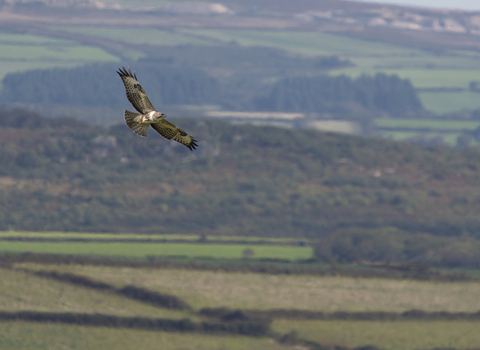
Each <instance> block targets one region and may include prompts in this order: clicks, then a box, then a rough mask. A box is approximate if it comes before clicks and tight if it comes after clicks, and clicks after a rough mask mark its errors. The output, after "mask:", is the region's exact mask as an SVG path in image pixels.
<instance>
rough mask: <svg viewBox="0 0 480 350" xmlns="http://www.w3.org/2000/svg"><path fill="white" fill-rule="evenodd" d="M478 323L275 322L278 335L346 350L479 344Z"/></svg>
mask: <svg viewBox="0 0 480 350" xmlns="http://www.w3.org/2000/svg"><path fill="white" fill-rule="evenodd" d="M479 326H480V322H463V321H455V322H448V321H418V322H416V321H408V322H375V321H292V320H276V321H274V323H273V329H274V330H276V331H277V332H279V333H286V332H288V331H289V330H292V329H294V330H296V331H297V333H298V336H299V337H300V338H303V339H307V340H310V341H315V342H319V343H322V344H336V345H344V346H348V347H357V346H362V345H367V344H370V345H375V346H377V347H379V348H381V349H385V350H405V349H434V348H456V349H470V348H472V347H476V346H478V344H480V333H479V332H478V328H479Z"/></svg>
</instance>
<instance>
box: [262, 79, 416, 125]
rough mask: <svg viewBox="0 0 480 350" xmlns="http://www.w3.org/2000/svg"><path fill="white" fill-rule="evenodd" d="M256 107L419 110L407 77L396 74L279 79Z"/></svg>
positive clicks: (396, 113)
mask: <svg viewBox="0 0 480 350" xmlns="http://www.w3.org/2000/svg"><path fill="white" fill-rule="evenodd" d="M255 102H256V103H255V104H256V107H257V109H258V110H267V111H272V110H273V111H290V112H317V113H319V112H345V111H350V112H358V111H359V110H360V111H361V110H367V111H372V112H373V111H375V112H383V113H386V114H390V115H393V116H402V115H403V116H405V115H407V114H414V113H417V112H420V111H422V109H423V107H422V103H421V102H420V100H419V98H418V96H417V93H416V91H415V89H414V88H413V86H412V84H411V83H410V81H409V80H406V79H400V78H399V77H398V76H397V75H391V76H388V75H385V74H381V73H379V74H376V75H375V76H373V77H371V76H367V75H363V76H361V77H359V78H357V79H352V78H350V77H347V76H338V77H330V76H326V75H322V76H317V77H294V78H287V79H283V80H281V81H278V82H277V83H275V84H274V86H273V87H272V89H271V91H270V93H269V95H268V96H266V97H263V98H259V99H257V100H256V101H255Z"/></svg>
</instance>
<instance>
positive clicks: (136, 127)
mask: <svg viewBox="0 0 480 350" xmlns="http://www.w3.org/2000/svg"><path fill="white" fill-rule="evenodd" d="M139 115H140V114H138V113H135V112H130V111H125V113H124V116H125V123H127V125H128V127H129V128H130V129H132V130H133V132H134V133H135V134H138V135H140V136H143V137H146V136H147V131H148V125H140V124H138V123H137V122H136V121H135V118H136V117H137V116H139Z"/></svg>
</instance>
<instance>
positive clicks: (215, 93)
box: [0, 58, 423, 116]
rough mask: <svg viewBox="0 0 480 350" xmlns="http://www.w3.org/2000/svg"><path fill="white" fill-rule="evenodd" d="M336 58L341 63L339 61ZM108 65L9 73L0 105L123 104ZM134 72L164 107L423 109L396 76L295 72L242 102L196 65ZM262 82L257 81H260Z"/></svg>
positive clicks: (334, 61) (143, 67) (146, 66)
mask: <svg viewBox="0 0 480 350" xmlns="http://www.w3.org/2000/svg"><path fill="white" fill-rule="evenodd" d="M319 62H320V63H319V64H321V65H325V64H328V63H329V64H331V65H338V64H340V63H341V62H342V61H339V59H338V58H324V59H322V60H319ZM339 62H340V63H339ZM117 69H118V67H117V66H115V65H112V64H90V65H86V66H83V67H77V68H54V69H48V70H31V71H27V72H19V73H9V74H7V75H6V76H5V78H4V79H3V81H2V86H3V88H2V90H1V92H0V102H1V103H3V104H7V105H8V104H15V103H17V104H18V103H23V104H41V105H57V104H58V105H67V106H120V105H125V103H126V100H125V92H124V88H123V84H122V83H121V81H120V79H118V78H117V77H116V74H115V73H114V72H115V71H116V70H117ZM136 70H137V76H138V78H139V79H140V83H141V84H142V86H143V88H144V89H145V91H146V92H147V94H148V96H149V98H150V100H151V101H152V102H154V105H156V106H157V107H158V108H160V107H161V106H164V105H208V104H213V105H219V106H222V107H223V108H226V109H232V108H233V109H238V110H265V111H281V112H306V113H324V112H343V113H345V112H348V113H350V114H354V113H358V112H359V111H369V112H375V113H384V114H389V115H392V116H402V115H406V114H415V113H418V112H421V111H422V110H423V107H422V104H421V102H420V100H419V98H418V96H417V93H416V91H415V89H414V88H413V86H412V85H411V83H410V81H409V80H406V79H400V78H399V77H398V76H397V75H385V74H376V75H375V76H367V75H362V76H361V77H359V78H356V79H353V78H350V77H347V76H345V75H341V76H327V75H318V76H298V77H291V78H285V79H281V80H280V81H277V82H276V83H274V84H273V85H272V84H270V85H266V86H263V87H262V90H263V91H267V92H266V93H265V94H264V95H263V96H260V97H254V98H251V99H250V100H247V101H243V102H241V103H240V101H239V99H238V98H237V97H236V96H233V95H232V94H229V93H228V91H227V90H228V87H227V85H225V84H226V83H222V82H221V81H219V80H218V79H216V78H213V77H211V76H209V75H208V74H206V73H205V72H204V71H202V70H201V69H198V68H192V67H185V66H177V65H174V64H168V63H165V62H163V63H157V62H155V63H152V62H148V61H146V62H142V63H141V62H139V64H138V67H137V68H136ZM258 84H260V83H258Z"/></svg>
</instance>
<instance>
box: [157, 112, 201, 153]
mask: <svg viewBox="0 0 480 350" xmlns="http://www.w3.org/2000/svg"><path fill="white" fill-rule="evenodd" d="M150 125H151V126H152V128H153V129H154V130H155V131H156V132H158V133H159V134H160V135H162V136H163V137H165V138H166V139H168V140H174V141H177V142H179V143H181V144H182V145H185V146H187V147H188V149H189V150H190V151H192V150H194V149H196V147H197V146H198V145H197V141H196V140H195V139H194V138H192V137H191V136H190V135H188V134H187V133H186V132H185V131H183V130H182V129H180V128H179V127H178V126H175V125H173V124H172V123H170V122H167V121H166V120H165V119H162V120H160V121H159V122H157V123H154V124H150Z"/></svg>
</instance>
